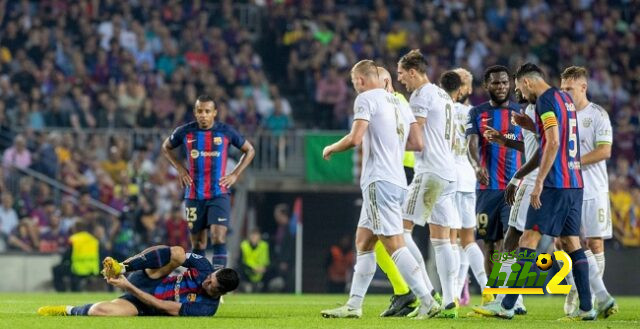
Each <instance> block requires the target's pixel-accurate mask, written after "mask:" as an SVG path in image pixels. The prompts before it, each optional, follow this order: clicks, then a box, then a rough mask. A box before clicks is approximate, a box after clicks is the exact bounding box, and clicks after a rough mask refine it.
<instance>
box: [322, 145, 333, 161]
mask: <svg viewBox="0 0 640 329" xmlns="http://www.w3.org/2000/svg"><path fill="white" fill-rule="evenodd" d="M332 153H333V149H332V148H331V145H329V146H327V147H325V148H324V150H322V158H323V159H325V160H329V159H330V158H331V154H332Z"/></svg>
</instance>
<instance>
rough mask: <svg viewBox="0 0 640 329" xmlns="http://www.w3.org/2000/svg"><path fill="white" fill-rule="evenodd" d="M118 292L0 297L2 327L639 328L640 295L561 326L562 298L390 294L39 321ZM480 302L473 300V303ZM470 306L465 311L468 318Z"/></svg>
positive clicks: (260, 298) (244, 300) (263, 299)
mask: <svg viewBox="0 0 640 329" xmlns="http://www.w3.org/2000/svg"><path fill="white" fill-rule="evenodd" d="M116 296H117V295H115V294H89V293H82V294H53V293H50V294H19V293H11V294H9V293H3V294H0V328H61V329H62V328H83V329H85V328H86V329H99V328H109V329H128V328H136V329H142V328H153V329H162V328H186V329H195V328H221V329H231V328H278V329H282V328H403V329H404V328H447V329H451V328H486V329H495V328H545V329H547V328H572V329H573V328H640V297H618V298H617V301H618V304H619V305H620V312H619V313H618V314H616V315H614V316H612V317H610V318H609V319H606V320H601V319H598V321H595V322H559V321H556V319H557V318H559V317H561V316H562V315H563V314H562V305H563V302H564V297H563V296H554V297H544V296H531V297H529V296H527V297H526V298H525V303H526V305H527V308H528V310H529V314H528V315H526V316H521V317H516V318H515V319H514V320H511V321H509V320H501V319H487V318H481V319H478V318H460V319H455V320H454V319H431V320H423V321H418V320H411V319H403V318H385V319H382V318H379V317H378V314H379V313H380V312H381V311H382V310H383V309H384V308H385V307H386V306H387V303H388V296H385V295H368V296H367V298H366V299H365V309H364V315H363V317H362V318H361V319H323V318H322V317H321V316H320V310H322V309H325V308H331V307H334V306H338V304H339V303H343V302H345V300H346V298H347V295H346V294H344V295H302V296H294V295H247V294H236V295H231V296H227V297H225V303H224V304H222V305H221V306H220V309H219V310H218V313H217V314H216V316H215V317H211V318H178V317H139V318H136V317H130V318H124V317H121V318H92V317H40V316H38V315H37V314H36V313H35V311H36V309H37V308H38V307H39V306H42V305H49V304H56V305H59V304H71V305H79V304H84V303H90V302H94V301H100V300H110V299H112V298H114V297H116ZM476 302H479V296H474V298H473V300H472V303H476ZM469 311H470V308H469V307H463V308H462V309H461V312H460V314H461V315H463V316H464V315H465V314H466V313H467V312H469Z"/></svg>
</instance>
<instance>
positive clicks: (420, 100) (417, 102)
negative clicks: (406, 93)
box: [410, 94, 432, 119]
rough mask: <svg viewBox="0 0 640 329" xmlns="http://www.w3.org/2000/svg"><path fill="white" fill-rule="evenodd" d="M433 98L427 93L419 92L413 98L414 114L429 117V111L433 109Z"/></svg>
mask: <svg viewBox="0 0 640 329" xmlns="http://www.w3.org/2000/svg"><path fill="white" fill-rule="evenodd" d="M431 103H432V102H431V98H430V97H429V96H427V95H422V94H417V95H416V97H414V98H413V99H412V100H411V104H410V105H411V111H413V115H414V116H416V117H420V118H425V119H426V118H427V115H428V114H429V111H430V110H431V107H432V106H431Z"/></svg>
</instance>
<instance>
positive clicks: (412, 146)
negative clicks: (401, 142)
mask: <svg viewBox="0 0 640 329" xmlns="http://www.w3.org/2000/svg"><path fill="white" fill-rule="evenodd" d="M419 119H421V120H422V121H424V118H419ZM421 127H422V126H421V125H420V124H418V123H417V122H415V123H412V124H411V125H409V138H408V139H407V146H406V147H405V149H406V150H407V151H422V149H423V148H424V134H423V133H422V128H421Z"/></svg>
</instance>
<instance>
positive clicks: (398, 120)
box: [353, 88, 416, 189]
mask: <svg viewBox="0 0 640 329" xmlns="http://www.w3.org/2000/svg"><path fill="white" fill-rule="evenodd" d="M353 113H354V117H353V119H354V120H359V119H360V120H367V121H369V127H368V128H367V132H366V133H365V135H364V138H363V141H362V170H361V175H360V187H362V188H363V189H364V188H366V187H367V186H369V184H371V183H373V182H375V181H379V180H383V181H387V182H390V183H393V184H395V185H398V186H400V187H402V188H405V189H406V188H407V178H406V177H405V173H404V168H403V166H402V159H403V158H404V150H405V147H406V145H407V139H408V137H409V126H410V125H411V123H414V122H416V119H415V118H414V117H413V115H412V113H411V109H409V107H408V106H407V105H406V104H402V103H401V102H400V101H399V100H398V99H397V98H396V97H394V96H393V94H391V93H389V92H387V91H385V90H384V89H381V88H378V89H372V90H368V91H365V92H363V93H360V94H359V95H358V97H356V100H355V102H354V104H353Z"/></svg>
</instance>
